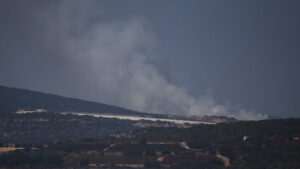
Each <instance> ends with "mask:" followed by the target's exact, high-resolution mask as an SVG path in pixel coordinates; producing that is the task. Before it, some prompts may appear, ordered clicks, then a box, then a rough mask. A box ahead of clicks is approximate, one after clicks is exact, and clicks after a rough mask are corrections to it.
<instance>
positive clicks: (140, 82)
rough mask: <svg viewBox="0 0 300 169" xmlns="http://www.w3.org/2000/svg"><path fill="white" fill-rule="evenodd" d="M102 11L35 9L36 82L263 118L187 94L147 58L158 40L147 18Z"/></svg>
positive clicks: (103, 98)
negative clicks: (115, 16)
mask: <svg viewBox="0 0 300 169" xmlns="http://www.w3.org/2000/svg"><path fill="white" fill-rule="evenodd" d="M89 2H91V1H89ZM103 12H105V11H103ZM101 13H102V11H99V10H96V9H95V8H94V7H93V4H88V3H84V4H83V3H80V2H79V1H78V3H74V2H69V1H62V2H61V3H59V4H57V6H52V7H50V8H47V9H44V10H43V11H37V13H36V15H35V17H36V18H35V20H34V21H35V22H36V23H38V26H39V27H40V28H41V32H39V36H40V37H41V40H40V41H41V42H42V43H41V44H36V45H37V47H39V48H41V49H42V50H41V52H38V53H37V54H35V55H30V56H28V57H32V58H33V59H36V60H39V57H42V58H43V59H42V61H41V62H39V63H37V65H36V68H32V70H31V72H35V71H39V70H41V71H42V73H35V74H36V75H33V76H34V77H40V78H41V79H42V80H41V81H40V82H37V83H39V84H38V85H40V86H43V84H46V83H52V85H53V86H55V87H54V88H58V87H61V88H62V89H61V90H62V92H60V91H59V90H53V91H55V93H62V94H63V95H72V96H75V97H81V98H85V99H88V100H94V101H99V102H103V103H107V104H112V105H117V106H121V107H125V108H129V109H133V110H138V111H143V112H155V113H168V114H180V115H183V114H190V115H222V116H230V117H235V118H238V119H247V120H257V119H264V118H266V116H265V115H262V114H259V113H255V112H248V111H246V110H243V109H241V108H236V107H234V106H228V105H222V104H217V103H216V102H215V100H214V99H213V97H212V96H210V95H203V96H200V97H198V98H195V97H192V96H190V95H189V94H188V92H187V90H186V89H184V88H182V87H179V86H176V85H175V84H172V83H170V82H168V81H167V80H166V78H165V77H164V76H163V75H162V74H161V73H160V72H159V71H158V69H157V67H156V66H155V65H153V64H151V63H150V62H149V58H148V57H150V55H151V51H152V50H153V48H154V47H155V44H156V41H157V39H156V37H155V34H154V33H153V32H152V31H151V29H150V28H149V27H151V26H150V23H149V22H148V21H147V19H146V18H143V17H132V18H130V19H124V20H114V21H111V20H109V21H107V20H102V18H101ZM48 62H52V63H56V66H55V67H52V66H49V65H48ZM179 69H180V68H179ZM27 71H28V70H27ZM43 72H44V73H43ZM29 74H30V73H29ZM54 81H55V82H54ZM70 93H72V94H70Z"/></svg>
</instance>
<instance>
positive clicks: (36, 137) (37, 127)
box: [0, 112, 136, 144]
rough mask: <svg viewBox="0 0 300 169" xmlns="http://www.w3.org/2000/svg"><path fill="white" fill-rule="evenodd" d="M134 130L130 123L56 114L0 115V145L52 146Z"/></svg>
mask: <svg viewBox="0 0 300 169" xmlns="http://www.w3.org/2000/svg"><path fill="white" fill-rule="evenodd" d="M135 128H136V127H134V126H133V125H132V122H131V121H126V120H117V119H109V118H95V117H92V116H77V115H72V114H66V115H62V114H59V113H51V112H48V113H46V112H45V113H30V114H12V113H2V114H1V116H0V133H1V135H0V143H7V144H8V143H15V144H54V143H57V142H63V141H68V140H73V141H76V140H81V139H86V138H93V139H99V138H103V137H109V136H110V135H112V134H115V133H119V132H128V131H131V130H134V129H135Z"/></svg>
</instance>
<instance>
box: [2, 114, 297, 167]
mask: <svg viewBox="0 0 300 169" xmlns="http://www.w3.org/2000/svg"><path fill="white" fill-rule="evenodd" d="M18 118H19V119H23V118H24V117H22V118H21V117H18ZM55 118H56V117H55ZM72 118H74V117H71V116H70V117H68V118H67V119H66V120H68V119H72ZM87 118H88V117H87ZM91 120H92V119H85V121H86V122H88V121H91ZM14 121H15V120H14ZM80 127H82V126H80ZM299 133H300V119H281V120H264V121H251V122H245V121H240V122H234V123H219V124H216V125H200V126H194V127H191V128H172V127H171V128H161V127H155V128H145V129H137V130H134V131H131V132H129V133H127V134H126V133H123V134H122V136H121V135H111V137H107V138H102V139H95V140H82V141H68V142H61V143H58V144H55V145H53V144H52V145H50V146H49V147H45V146H43V145H39V144H33V145H32V146H33V147H34V148H35V149H31V150H30V149H29V148H28V143H27V144H22V142H20V143H19V144H20V145H23V147H24V150H23V149H22V148H23V147H20V149H21V150H19V151H15V152H12V151H11V152H9V153H3V154H0V167H1V166H6V167H11V168H78V169H79V168H101V169H102V168H103V169H104V168H113V169H133V168H140V169H144V168H151V169H157V168H161V169H199V168H205V169H241V168H243V169H286V168H289V169H298V168H299V166H300V164H299V160H298V159H299V158H300V154H299V152H300V144H299V143H300V139H299V137H300V135H299ZM120 136H121V137H120ZM49 154H52V155H55V160H54V161H53V159H52V156H49ZM21 157H22V158H21ZM50 157H51V158H50Z"/></svg>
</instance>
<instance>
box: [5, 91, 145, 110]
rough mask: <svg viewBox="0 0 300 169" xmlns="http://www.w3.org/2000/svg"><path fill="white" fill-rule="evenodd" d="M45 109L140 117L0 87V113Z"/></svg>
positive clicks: (106, 106)
mask: <svg viewBox="0 0 300 169" xmlns="http://www.w3.org/2000/svg"><path fill="white" fill-rule="evenodd" d="M41 108H42V109H46V110H48V111H53V112H66V111H74V112H97V113H111V114H126V115H141V114H142V113H140V112H137V111H132V110H127V109H124V108H120V107H116V106H110V105H106V104H102V103H96V102H90V101H84V100H80V99H74V98H67V97H62V96H58V95H53V94H47V93H42V92H36V91H31V90H25V89H17V88H10V87H4V86H0V112H11V111H16V110H18V109H26V110H35V109H41Z"/></svg>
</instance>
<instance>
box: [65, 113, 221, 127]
mask: <svg viewBox="0 0 300 169" xmlns="http://www.w3.org/2000/svg"><path fill="white" fill-rule="evenodd" d="M69 113H70V114H75V115H79V116H93V117H102V118H115V119H121V120H133V121H139V120H148V121H164V122H172V123H177V124H216V123H213V122H204V121H192V120H177V119H164V118H155V117H139V116H126V115H106V114H97V113H82V112H69ZM62 114H68V113H62Z"/></svg>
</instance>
